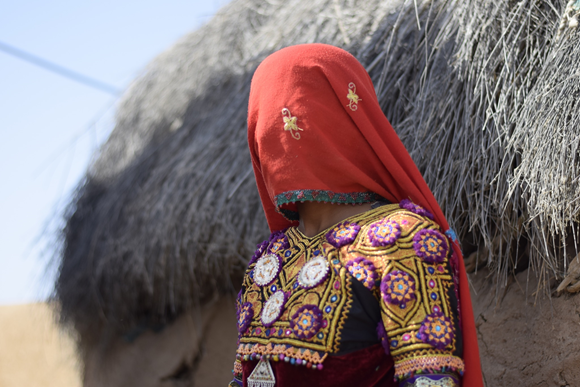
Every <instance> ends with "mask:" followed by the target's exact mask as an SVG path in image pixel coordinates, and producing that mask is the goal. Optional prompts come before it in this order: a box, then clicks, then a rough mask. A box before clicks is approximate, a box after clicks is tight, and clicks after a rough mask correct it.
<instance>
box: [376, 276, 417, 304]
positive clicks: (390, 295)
mask: <svg viewBox="0 0 580 387" xmlns="http://www.w3.org/2000/svg"><path fill="white" fill-rule="evenodd" d="M381 295H382V297H383V300H385V302H386V303H389V304H393V305H399V307H401V308H403V307H404V305H405V304H406V303H408V302H409V301H413V300H414V299H416V296H415V280H413V278H412V277H411V276H410V275H409V274H407V273H405V272H404V271H401V270H395V271H392V272H390V273H389V274H387V275H386V276H385V277H384V278H383V280H382V281H381Z"/></svg>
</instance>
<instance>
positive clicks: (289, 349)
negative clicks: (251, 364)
mask: <svg viewBox="0 0 580 387" xmlns="http://www.w3.org/2000/svg"><path fill="white" fill-rule="evenodd" d="M236 352H237V353H238V354H240V355H244V360H246V361H247V360H254V359H253V358H252V356H254V357H256V355H260V356H262V355H269V356H279V360H283V361H286V359H285V358H288V359H300V360H301V361H306V362H311V363H313V364H321V363H322V362H324V360H325V359H326V357H327V356H328V353H324V352H318V351H313V350H310V349H301V348H297V347H294V346H291V345H285V344H272V343H270V344H267V345H264V344H251V343H248V344H240V345H239V346H238V350H237V351H236ZM246 356H248V358H246ZM281 356H284V357H282V358H280V357H281ZM274 360H275V359H274Z"/></svg>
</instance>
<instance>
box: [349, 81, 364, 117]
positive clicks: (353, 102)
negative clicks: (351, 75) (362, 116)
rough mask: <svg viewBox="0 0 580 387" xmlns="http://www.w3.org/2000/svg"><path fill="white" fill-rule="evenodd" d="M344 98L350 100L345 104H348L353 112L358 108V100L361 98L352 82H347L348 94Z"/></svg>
mask: <svg viewBox="0 0 580 387" xmlns="http://www.w3.org/2000/svg"><path fill="white" fill-rule="evenodd" d="M346 98H348V100H349V101H350V102H349V103H348V105H346V106H348V107H349V108H350V110H352V111H353V112H354V111H356V109H358V103H359V101H362V99H360V98H359V96H358V95H356V86H355V84H354V83H353V82H351V83H349V84H348V95H347V96H346Z"/></svg>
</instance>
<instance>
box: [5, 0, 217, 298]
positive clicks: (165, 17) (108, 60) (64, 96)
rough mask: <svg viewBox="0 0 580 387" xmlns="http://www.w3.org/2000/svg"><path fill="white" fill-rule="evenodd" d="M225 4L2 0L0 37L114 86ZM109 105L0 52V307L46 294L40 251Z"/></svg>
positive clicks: (107, 118)
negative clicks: (0, 305) (3, 0)
mask: <svg viewBox="0 0 580 387" xmlns="http://www.w3.org/2000/svg"><path fill="white" fill-rule="evenodd" d="M225 3H226V0H209V1H199V0H192V1H185V0H165V1H161V0H157V1H144V0H141V1H135V0H128V1H123V0H121V1H119V0H116V1H111V0H100V1H72V0H68V1H65V0H54V1H50V2H47V1H30V0H19V1H6V2H4V4H3V5H2V12H0V41H1V42H3V43H6V44H9V45H11V46H15V47H18V48H19V49H21V50H24V51H27V52H29V53H32V54H34V55H37V56H40V57H42V58H44V59H46V60H48V61H51V62H54V63H56V64H59V65H61V66H64V67H66V68H69V69H71V70H74V71H76V72H79V73H82V74H84V75H87V76H89V77H92V78H95V79H98V80H100V81H102V82H105V83H107V84H110V85H113V86H115V87H117V88H119V89H124V88H125V87H127V85H128V84H129V83H130V81H131V80H132V79H134V78H135V77H136V76H137V75H138V74H139V73H140V71H142V70H143V68H144V66H145V65H146V64H147V63H148V62H149V61H151V60H152V59H153V58H154V57H155V56H156V55H157V54H159V53H161V52H162V51H164V50H165V49H167V48H168V47H169V46H171V44H172V43H174V42H175V41H176V40H177V39H178V38H179V37H181V36H183V35H184V34H186V33H187V32H190V31H192V30H194V29H195V28H197V27H199V26H200V25H202V24H203V23H205V22H206V21H207V20H209V18H210V17H211V16H212V15H213V14H214V13H215V12H216V11H217V10H218V9H219V7H220V6H222V5H223V4H225ZM116 101H117V98H116V97H113V96H111V95H109V94H107V93H105V92H102V91H99V90H96V89H92V88H90V87H87V86H85V85H82V84H80V83H76V82H74V81H71V80H69V79H66V78H63V77H62V76H60V75H57V74H54V73H51V72H49V71H47V70H44V69H42V68H40V67H37V66H34V65H32V64H29V63H26V62H24V61H22V60H21V59H18V58H15V57H12V56H10V55H8V54H6V53H4V52H2V51H0V136H1V137H0V138H1V139H0V165H1V167H0V184H1V187H2V189H1V190H0V304H13V303H23V302H31V301H36V300H41V299H43V298H45V297H46V295H47V294H48V293H49V291H50V288H51V284H52V280H53V274H52V273H47V272H45V267H46V263H47V259H48V257H49V256H50V254H51V251H50V249H49V250H48V251H47V250H43V247H45V246H46V243H45V242H46V241H47V240H48V241H50V240H51V238H54V235H53V234H52V233H51V230H53V229H54V227H55V226H58V219H59V216H60V215H61V211H62V208H63V206H64V205H65V204H66V203H67V202H68V200H69V198H70V194H71V192H72V190H73V189H74V187H75V186H76V185H77V183H78V182H79V180H80V179H81V178H82V176H83V174H84V172H85V171H86V168H87V166H88V163H89V161H90V159H91V155H92V154H93V153H94V151H95V150H96V149H97V148H98V146H99V145H100V144H102V142H103V141H104V140H106V138H107V136H108V134H109V133H110V131H111V129H112V126H113V114H114V109H115V103H116ZM95 120H96V121H95ZM47 225H48V228H47V229H46V227H47ZM45 229H46V230H48V231H44V230H45ZM47 238H48V239H47Z"/></svg>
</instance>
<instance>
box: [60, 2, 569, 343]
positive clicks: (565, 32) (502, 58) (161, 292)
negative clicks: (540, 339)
mask: <svg viewBox="0 0 580 387" xmlns="http://www.w3.org/2000/svg"><path fill="white" fill-rule="evenodd" d="M578 3H580V2H575V1H571V2H569V4H566V3H565V2H562V1H547V0H534V1H531V0H529V1H526V0H523V1H520V2H517V3H516V2H513V1H508V0H499V1H498V0H463V1H459V0H453V1H451V0H450V1H444V0H431V1H420V0H417V1H412V0H390V1H379V0H364V1H356V0H294V1H285V2H282V1H280V2H263V1H259V0H233V1H232V3H230V4H229V5H228V6H226V7H225V8H224V9H222V10H221V11H220V12H219V13H218V14H217V15H216V16H215V17H214V19H212V20H211V21H210V22H209V23H208V24H207V25H206V26H204V27H203V28H201V29H200V30H198V31H196V32H194V33H192V34H190V35H188V36H186V37H184V38H183V39H181V40H180V41H179V42H177V43H176V44H175V46H173V47H172V48H171V49H169V50H168V51H167V52H165V53H164V54H162V55H160V56H159V57H158V58H157V59H156V60H155V61H153V63H151V64H150V65H149V67H148V68H147V69H146V71H145V73H144V75H143V76H142V77H140V78H139V79H137V80H136V81H135V82H134V84H133V85H132V86H131V87H130V89H129V90H128V91H127V92H126V94H125V95H124V97H123V99H122V101H121V103H120V105H119V108H118V111H117V120H116V126H115V129H114V131H113V133H112V134H111V137H110V138H109V140H108V141H107V143H106V144H105V146H104V147H103V149H102V150H101V153H100V155H99V157H98V160H97V161H96V163H95V164H94V165H93V166H92V168H91V170H90V171H89V173H88V174H87V177H86V180H85V181H84V182H83V184H82V186H81V187H80V189H79V191H78V194H77V196H76V198H75V199H74V201H73V203H72V204H71V207H70V210H69V212H68V214H67V226H66V228H65V230H64V233H63V249H62V261H61V266H60V272H59V277H58V280H57V282H56V286H55V289H56V293H55V294H56V298H57V299H58V300H59V301H60V304H61V308H62V316H63V320H64V321H65V322H68V323H72V324H73V325H74V326H75V327H76V328H77V329H78V330H79V331H80V332H81V335H82V334H84V333H85V332H89V331H92V332H100V328H102V327H104V326H106V327H108V328H111V329H113V330H114V331H117V332H123V331H126V330H128V329H131V328H132V327H134V326H136V325H138V324H155V323H159V322H163V321H166V320H169V319H172V318H173V317H175V316H177V315H179V314H180V313H182V312H183V311H185V310H188V309H191V308H192V307H194V306H195V305H196V303H197V302H202V301H203V299H204V298H205V297H209V296H211V294H213V292H215V291H229V290H232V289H233V288H234V287H235V285H236V284H234V283H233V282H232V276H235V275H237V274H239V273H240V272H241V271H242V270H243V267H244V265H245V264H246V262H247V259H248V257H250V256H251V254H252V251H253V249H254V246H255V244H256V243H257V242H259V241H260V239H261V238H263V237H264V236H266V234H267V227H266V223H265V219H264V217H263V215H262V213H261V206H260V204H259V199H258V195H257V191H256V189H255V183H254V181H253V177H252V174H251V165H250V158H249V155H248V153H247V151H246V147H247V145H246V129H245V125H246V109H247V97H248V93H249V84H250V79H251V76H252V74H253V71H254V70H255V68H256V66H257V65H258V64H259V62H260V61H261V60H262V59H263V58H265V57H266V56H267V55H268V54H270V53H271V52H273V51H275V50H277V49H279V48H282V47H284V46H288V45H292V44H297V43H305V42H323V43H330V44H334V45H338V46H341V47H344V48H346V49H347V50H349V51H350V52H352V53H353V54H354V55H355V56H357V57H358V58H359V60H360V61H361V62H362V63H363V64H364V65H365V66H366V67H367V69H368V71H369V72H370V74H371V76H372V78H373V80H374V82H375V85H376V89H377V94H378V96H379V100H380V103H381V106H382V107H383V109H384V111H385V114H386V116H387V117H388V118H389V120H390V121H391V123H392V124H393V126H394V127H395V129H396V130H397V132H398V133H399V135H400V136H401V138H402V139H403V141H404V143H405V145H406V146H407V148H408V149H409V151H410V152H411V154H412V156H413V158H414V160H415V161H416V163H417V165H418V166H419V168H420V170H421V171H422V172H423V174H424V176H425V179H426V180H427V182H428V183H429V185H430V186H431V188H432V190H433V191H434V193H435V195H436V197H437V198H438V200H439V201H440V203H441V205H442V207H443V209H444V211H445V212H446V214H447V215H448V218H449V219H450V222H451V223H452V224H453V225H454V226H455V228H456V230H457V231H458V234H459V235H460V236H461V237H462V239H463V240H464V241H470V242H471V243H475V244H477V243H479V242H485V243H486V244H487V245H489V246H491V245H493V244H494V243H495V245H500V246H501V249H502V251H503V253H502V252H499V253H497V254H495V253H494V251H493V249H490V254H489V255H488V256H487V257H485V258H486V259H488V264H489V266H490V267H491V268H492V269H494V270H495V273H496V274H497V276H498V278H500V279H502V278H504V277H505V276H506V275H507V273H508V272H509V270H512V269H513V268H514V266H515V262H514V260H515V258H513V257H518V256H519V255H520V254H519V252H516V253H512V252H510V253H509V254H506V253H505V251H506V250H510V251H511V250H514V248H513V246H519V247H518V248H519V249H520V250H522V249H524V247H526V246H527V247H526V248H527V249H529V254H528V255H529V256H530V259H531V261H530V262H531V263H532V265H533V267H535V268H537V269H541V270H544V272H546V270H548V271H547V272H549V273H551V274H552V275H560V274H562V272H563V271H564V270H565V267H564V264H565V259H564V257H565V255H564V253H563V252H562V247H563V246H564V243H565V242H567V243H568V245H567V246H566V248H567V249H568V254H573V251H574V248H575V246H572V247H571V246H570V242H573V243H574V242H575V239H572V238H570V237H569V235H571V233H570V231H571V230H572V227H576V226H577V224H576V223H575V222H577V220H578V214H579V210H580V202H579V200H578V199H580V189H579V188H580V187H579V185H580V180H579V179H578V173H577V168H578V167H579V166H580V161H579V160H578V159H577V153H578V150H577V146H578V142H579V139H580V126H578V123H579V122H580V120H579V114H580V110H579V109H577V107H576V101H578V100H579V99H578V97H579V95H578V92H579V88H580V81H579V75H578V74H580V72H579V69H578V66H580V61H578V56H579V53H580V39H578V32H577V31H576V29H575V28H574V14H575V13H576V12H577V9H576V8H575V7H576V5H577V4H578ZM415 4H416V5H415ZM578 9H580V4H578ZM565 12H566V15H564V13H565ZM574 225H576V226H574ZM498 235H500V236H501V238H496V236H498ZM498 240H499V241H500V243H499V244H498V243H497V241H498ZM530 247H531V248H530ZM520 252H521V251H520ZM520 266H521V265H520Z"/></svg>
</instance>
